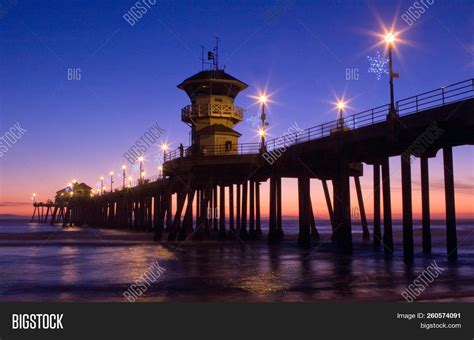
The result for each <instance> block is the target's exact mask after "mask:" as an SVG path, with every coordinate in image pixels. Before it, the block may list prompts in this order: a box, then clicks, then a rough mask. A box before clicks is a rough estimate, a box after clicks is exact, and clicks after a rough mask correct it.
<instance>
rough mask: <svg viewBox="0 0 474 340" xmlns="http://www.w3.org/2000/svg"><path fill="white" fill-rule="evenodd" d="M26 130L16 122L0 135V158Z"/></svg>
mask: <svg viewBox="0 0 474 340" xmlns="http://www.w3.org/2000/svg"><path fill="white" fill-rule="evenodd" d="M26 132H28V131H27V130H26V129H24V128H22V127H21V126H20V123H18V122H16V123H15V125H13V126H12V127H11V128H10V129H8V131H7V132H5V133H4V134H3V136H1V137H0V158H2V157H3V155H5V154H6V153H7V152H8V150H10V149H11V148H12V147H13V145H15V144H16V142H18V141H19V140H20V139H21V137H23V135H24V134H25V133H26Z"/></svg>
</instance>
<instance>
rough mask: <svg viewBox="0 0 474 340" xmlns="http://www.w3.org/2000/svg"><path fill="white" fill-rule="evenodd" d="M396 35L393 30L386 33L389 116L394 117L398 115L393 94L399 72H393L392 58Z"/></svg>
mask: <svg viewBox="0 0 474 340" xmlns="http://www.w3.org/2000/svg"><path fill="white" fill-rule="evenodd" d="M395 36H396V33H393V32H388V33H387V34H385V38H384V40H385V43H386V44H387V48H388V73H389V76H390V111H389V113H388V114H389V117H390V118H393V117H395V116H396V115H397V112H396V110H395V99H394V94H393V79H394V78H398V77H399V74H398V73H396V72H393V58H392V50H393V45H394V43H395Z"/></svg>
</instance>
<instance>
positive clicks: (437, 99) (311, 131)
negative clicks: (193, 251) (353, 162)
mask: <svg viewBox="0 0 474 340" xmlns="http://www.w3.org/2000/svg"><path fill="white" fill-rule="evenodd" d="M469 98H474V78H471V79H468V80H465V81H462V82H459V83H455V84H451V85H448V86H444V87H442V88H439V89H436V90H432V91H428V92H424V93H421V94H418V95H416V96H413V97H408V98H405V99H401V100H399V101H397V102H396V105H395V106H396V110H397V113H398V115H399V116H407V115H411V114H415V113H418V112H420V111H424V110H427V109H432V108H435V107H440V106H443V105H446V104H452V103H455V102H458V101H462V100H466V99H469ZM389 109H390V104H386V105H382V106H379V107H376V108H373V109H370V110H366V111H362V112H359V113H356V114H353V115H350V116H347V117H345V118H344V127H343V128H341V126H340V125H339V124H338V122H339V120H334V121H332V122H329V123H324V124H320V125H317V126H313V127H310V128H308V129H306V130H303V131H299V132H295V133H293V134H290V135H285V136H284V137H283V136H282V137H278V138H275V139H272V140H269V141H268V142H267V143H266V146H267V150H272V149H277V148H282V147H288V146H289V145H294V144H299V143H303V142H307V141H310V140H315V139H319V138H323V137H327V136H329V135H330V134H331V133H332V132H334V131H339V130H344V131H345V130H348V129H352V130H354V129H358V128H360V127H364V126H368V125H373V124H376V123H381V122H384V121H386V119H387V115H388V112H389Z"/></svg>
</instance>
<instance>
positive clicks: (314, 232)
mask: <svg viewBox="0 0 474 340" xmlns="http://www.w3.org/2000/svg"><path fill="white" fill-rule="evenodd" d="M309 208H310V213H311V215H310V223H311V239H312V240H313V241H319V239H320V236H319V232H318V229H317V228H316V220H315V219H314V211H313V203H312V201H311V196H310V198H309Z"/></svg>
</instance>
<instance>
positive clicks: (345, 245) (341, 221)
mask: <svg viewBox="0 0 474 340" xmlns="http://www.w3.org/2000/svg"><path fill="white" fill-rule="evenodd" d="M333 185H334V220H335V224H336V228H335V239H336V243H337V245H338V247H340V248H342V249H344V250H345V251H348V252H351V251H352V226H351V200H350V183H349V166H348V164H341V165H340V167H339V169H337V174H336V177H335V178H334V179H333Z"/></svg>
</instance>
